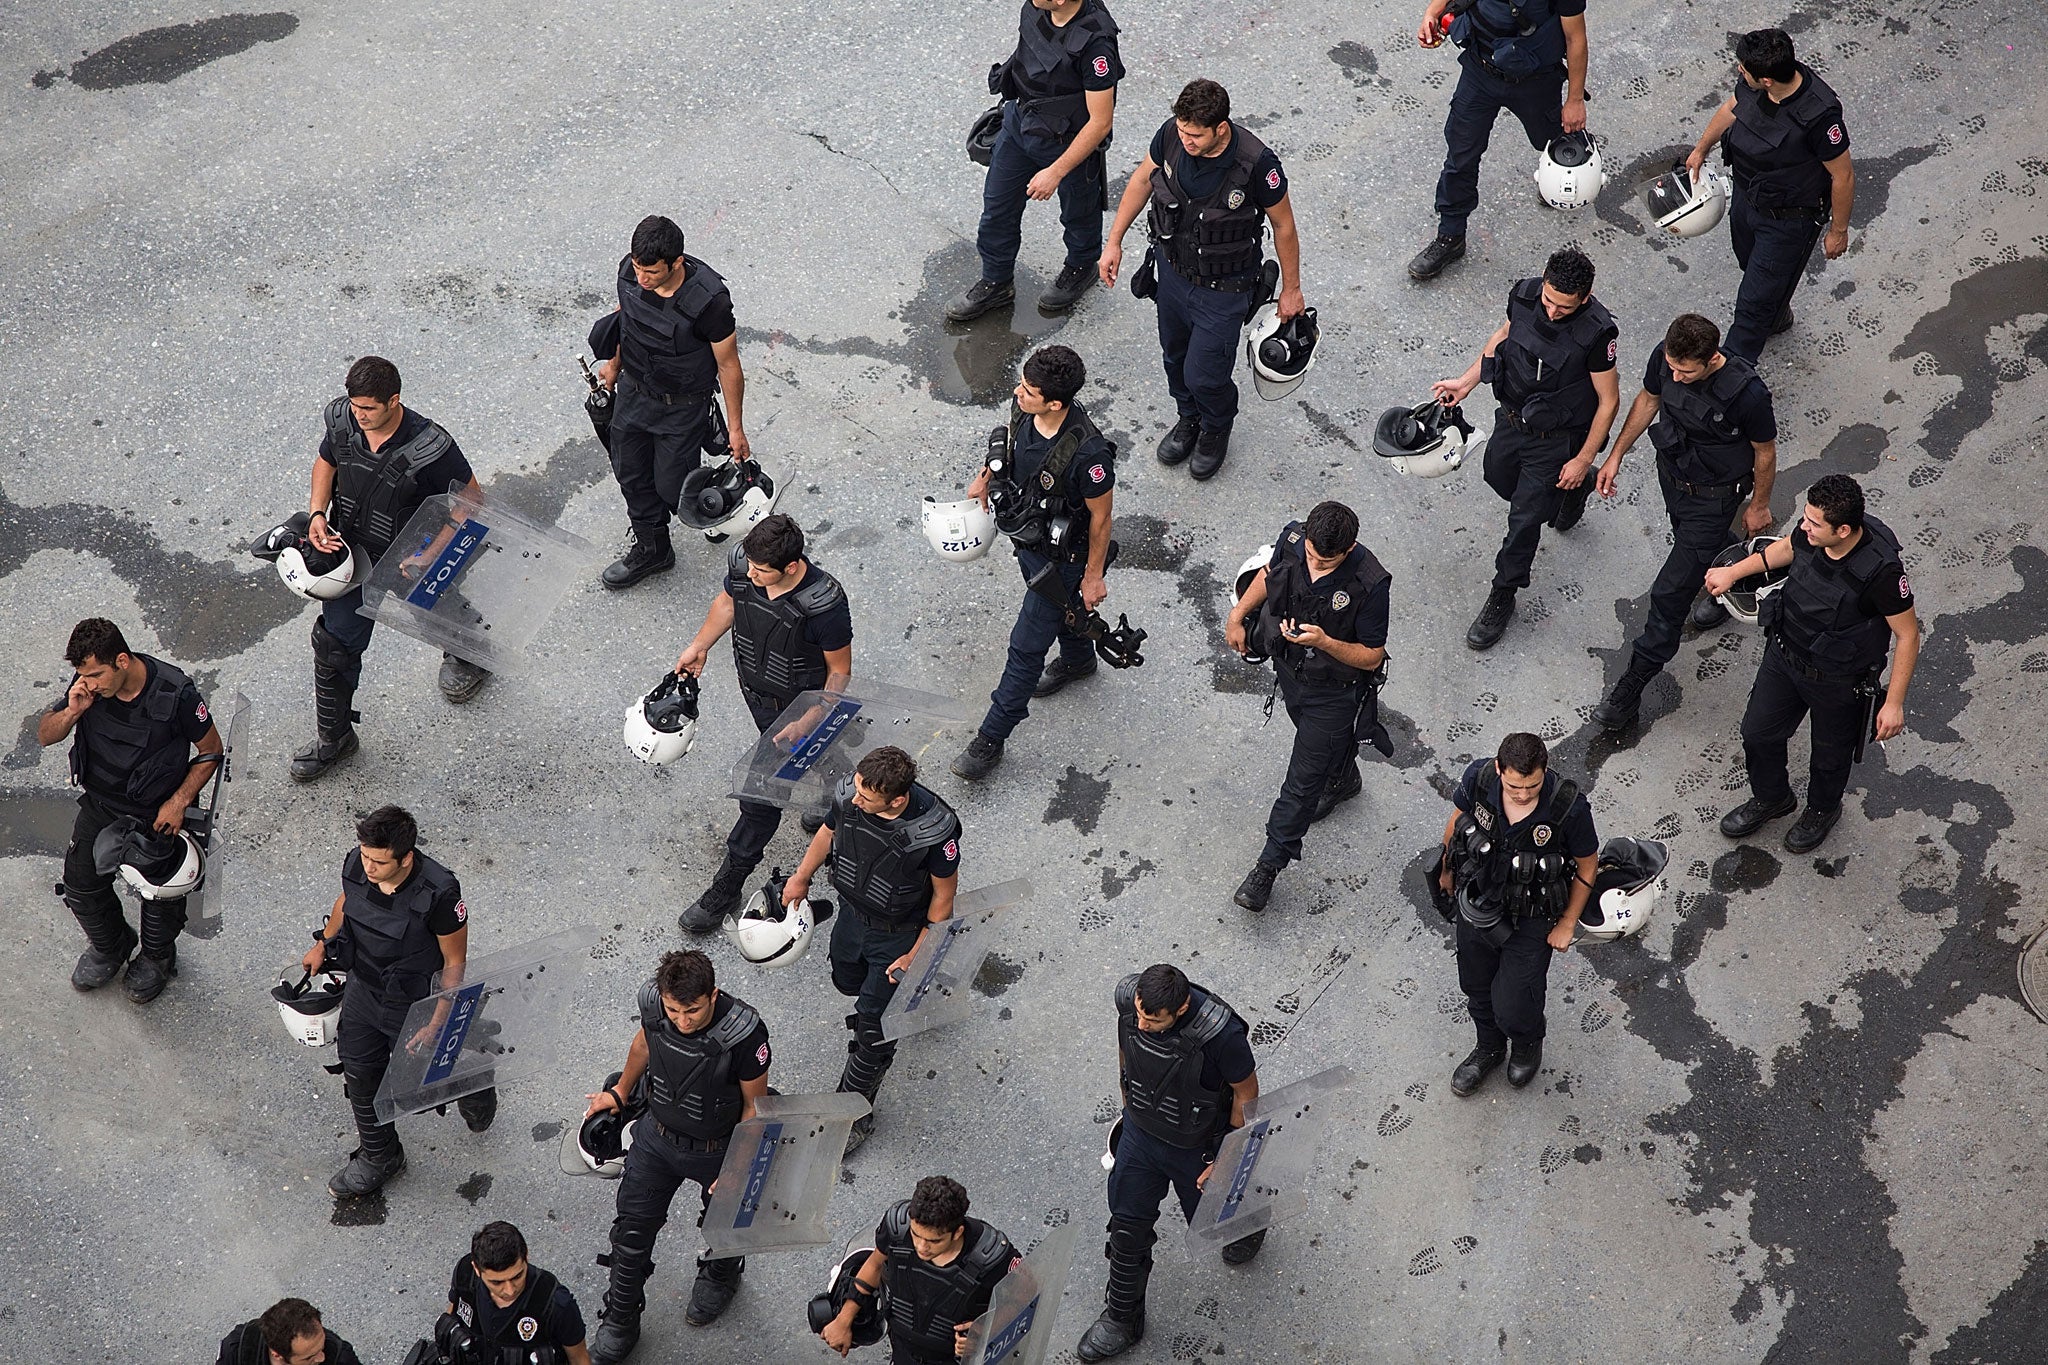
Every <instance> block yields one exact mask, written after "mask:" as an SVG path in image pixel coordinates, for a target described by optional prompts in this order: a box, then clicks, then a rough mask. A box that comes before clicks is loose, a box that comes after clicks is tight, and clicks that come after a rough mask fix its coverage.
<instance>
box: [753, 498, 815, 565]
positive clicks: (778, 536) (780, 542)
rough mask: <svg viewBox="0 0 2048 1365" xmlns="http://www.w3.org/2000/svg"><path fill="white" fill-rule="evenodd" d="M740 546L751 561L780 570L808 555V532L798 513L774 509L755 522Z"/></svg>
mask: <svg viewBox="0 0 2048 1365" xmlns="http://www.w3.org/2000/svg"><path fill="white" fill-rule="evenodd" d="M740 549H741V550H743V551H745V553H746V556H747V559H748V560H749V561H750V562H751V563H755V564H760V565H762V566H764V567H766V568H770V569H774V570H777V571H778V572H779V571H781V570H783V569H786V568H788V567H789V566H790V565H792V564H794V563H796V562H797V561H798V560H799V559H802V558H803V557H804V533H803V530H802V528H800V527H799V526H798V525H797V524H796V518H795V517H792V516H790V515H788V514H787V513H784V512H771V513H769V514H768V515H767V516H765V517H763V518H761V519H760V520H759V521H757V522H755V523H754V527H753V529H752V530H750V531H748V532H747V535H746V539H744V540H742V541H741V542H740Z"/></svg>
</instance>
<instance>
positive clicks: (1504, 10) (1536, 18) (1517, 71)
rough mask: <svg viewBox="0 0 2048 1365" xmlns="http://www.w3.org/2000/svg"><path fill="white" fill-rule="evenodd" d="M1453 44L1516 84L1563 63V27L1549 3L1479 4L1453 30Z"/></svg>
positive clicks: (1485, 0)
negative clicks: (1463, 48)
mask: <svg viewBox="0 0 2048 1365" xmlns="http://www.w3.org/2000/svg"><path fill="white" fill-rule="evenodd" d="M1450 36H1451V41H1452V42H1454V43H1457V44H1459V45H1460V46H1463V47H1468V48H1470V49H1471V50H1472V52H1473V53H1474V54H1475V55H1476V56H1478V57H1479V58H1480V59H1481V60H1482V61H1485V62H1487V63H1488V64H1490V65H1493V66H1494V67H1495V68H1496V69H1498V70H1500V71H1502V72H1503V73H1504V74H1506V75H1507V76H1509V77H1510V78H1511V79H1515V80H1526V79H1528V78H1529V77H1530V76H1532V75H1535V74H1537V73H1538V72H1540V71H1542V70H1544V69H1545V68H1548V67H1552V66H1555V65H1557V64H1558V63H1559V62H1561V61H1563V60H1564V56H1565V42H1564V25H1563V24H1562V23H1561V22H1560V21H1559V19H1558V17H1557V15H1556V14H1554V13H1552V12H1551V8H1550V6H1549V4H1548V3H1547V2H1546V0H1478V3H1476V4H1474V5H1473V6H1472V7H1471V8H1470V9H1469V10H1468V11H1466V13H1465V14H1463V15H1461V16H1459V20H1458V21H1457V22H1454V23H1453V24H1452V26H1451V35H1450Z"/></svg>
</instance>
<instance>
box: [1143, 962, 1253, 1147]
mask: <svg viewBox="0 0 2048 1365" xmlns="http://www.w3.org/2000/svg"><path fill="white" fill-rule="evenodd" d="M1188 989H1189V1004H1188V1010H1187V1013H1186V1014H1184V1015H1182V1016H1181V1021H1180V1023H1179V1024H1178V1025H1176V1026H1175V1027H1173V1028H1171V1029H1168V1030H1167V1031H1166V1032H1164V1033H1147V1032H1145V1030H1143V1029H1141V1028H1139V1027H1138V978H1137V975H1136V973H1133V974H1132V975H1130V976H1127V977H1125V978H1124V979H1123V981H1122V982H1121V983H1119V984H1118V986H1117V988H1116V1021H1117V1022H1116V1035H1117V1048H1118V1050H1119V1051H1120V1052H1121V1053H1122V1055H1123V1064H1124V1066H1123V1073H1124V1074H1123V1082H1124V1104H1125V1107H1126V1108H1127V1109H1128V1110H1129V1111H1130V1116H1131V1122H1132V1123H1135V1124H1137V1125H1138V1127H1140V1128H1142V1129H1144V1130H1145V1132H1146V1133H1148V1134H1149V1135H1151V1136H1152V1137H1155V1138H1158V1139H1159V1140H1160V1141H1161V1142H1164V1143H1166V1144H1167V1145H1168V1146H1172V1147H1180V1148H1185V1149H1187V1150H1191V1151H1199V1150H1201V1149H1202V1148H1205V1147H1207V1146H1208V1145H1209V1141H1210V1139H1212V1138H1213V1137H1215V1136H1216V1135H1217V1134H1219V1133H1221V1132H1222V1131H1223V1130H1224V1129H1225V1128H1227V1127H1229V1125H1230V1088H1229V1087H1228V1086H1225V1087H1224V1088H1223V1089H1221V1090H1210V1089H1207V1088H1205V1087H1204V1086H1203V1084H1202V1049H1203V1048H1204V1047H1205V1046H1207V1045H1208V1044H1209V1043H1211V1042H1213V1041H1215V1040H1216V1039H1217V1038H1220V1037H1222V1036H1223V1031H1224V1030H1225V1029H1227V1028H1229V1027H1230V1025H1231V1023H1232V1022H1233V1021H1236V1020H1237V1013H1236V1011H1234V1010H1232V1009H1231V1008H1230V1005H1229V1004H1228V1002H1226V1001H1225V1000H1224V999H1223V997H1222V996H1220V995H1212V994H1210V993H1209V992H1207V991H1204V990H1203V989H1202V988H1201V987H1199V986H1190V987H1189V988H1188Z"/></svg>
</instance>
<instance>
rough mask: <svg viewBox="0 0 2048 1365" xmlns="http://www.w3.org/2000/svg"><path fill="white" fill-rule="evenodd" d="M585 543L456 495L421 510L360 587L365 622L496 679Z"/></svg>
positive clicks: (511, 664) (518, 653) (578, 561)
mask: <svg viewBox="0 0 2048 1365" xmlns="http://www.w3.org/2000/svg"><path fill="white" fill-rule="evenodd" d="M590 557H591V545H590V542H589V541H587V540H584V539H583V538H582V537H580V536H574V535H571V534H569V533H568V532H567V531H563V530H559V529H557V528H555V527H553V526H541V525H538V524H536V523H534V522H532V521H529V520H528V519H526V518H525V517H522V516H520V515H519V514H518V513H517V512H515V511H513V510H512V509H511V508H509V507H505V506H503V505H501V504H498V503H493V502H490V501H487V500H483V499H477V498H471V497H467V496H465V495H464V494H461V493H443V494H441V495H440V496H438V497H432V498H428V499H427V500H426V501H425V502H423V503H421V504H420V507H419V510H418V511H416V512H414V513H413V514H412V518H411V520H409V521H407V522H406V523H405V528H404V529H403V530H401V531H400V532H399V533H398V535H397V536H396V537H394V538H393V540H392V542H391V548H390V549H389V550H386V551H385V552H384V557H383V558H382V559H380V560H378V561H377V564H376V567H374V568H372V569H371V570H370V576H369V578H368V579H366V580H365V581H364V583H363V605H362V606H361V607H360V608H358V610H359V611H361V612H362V614H363V615H365V616H369V617H373V618H375V619H376V621H377V623H378V624H379V625H385V626H389V627H391V629H393V630H396V631H399V632H401V633H403V634H406V635H410V636H412V637H413V638H414V639H416V640H424V641H426V642H427V643H428V644H430V645H432V646H434V647H435V648H436V649H440V650H445V651H446V652H448V653H450V654H453V655H455V656H457V657H458V658H462V659H467V660H468V661H469V662H470V663H473V664H475V665H477V666H478V667H479V668H488V669H490V670H491V671H493V672H495V673H516V672H519V671H520V670H521V669H522V668H524V667H525V665H526V662H527V658H526V647H527V645H528V644H529V643H531V642H532V640H533V637H534V635H535V634H536V633H538V632H539V630H540V627H541V623H542V622H544V621H546V620H547V618H548V614H549V613H550V612H552V611H553V610H554V609H555V604H556V603H557V602H559V601H561V599H562V595H563V594H564V593H566V592H567V591H568V590H569V585H570V584H571V583H573V582H575V581H576V580H577V579H578V578H580V577H581V576H582V574H583V572H584V570H585V569H586V568H587V566H588V563H589V560H590Z"/></svg>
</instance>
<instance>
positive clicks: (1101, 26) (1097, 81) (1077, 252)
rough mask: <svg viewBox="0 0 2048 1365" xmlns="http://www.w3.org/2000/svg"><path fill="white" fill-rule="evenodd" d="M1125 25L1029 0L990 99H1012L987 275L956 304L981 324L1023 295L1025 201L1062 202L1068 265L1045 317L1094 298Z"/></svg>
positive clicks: (1071, 3)
mask: <svg viewBox="0 0 2048 1365" xmlns="http://www.w3.org/2000/svg"><path fill="white" fill-rule="evenodd" d="M1116 34H1117V27H1116V20H1114V19H1112V18H1110V17H1109V11H1108V10H1107V9H1106V8H1104V7H1103V5H1102V0H1025V5H1024V11H1023V13H1022V14H1021V15H1020V16H1019V17H1018V20H1017V50H1016V51H1015V52H1013V53H1011V54H1010V59H1009V60H1008V61H1006V62H999V63H997V64H996V65H995V66H994V67H992V68H990V70H989V93H990V94H994V95H1000V96H1001V97H1002V101H1003V126H1002V129H1001V131H999V132H998V133H997V134H996V143H995V148H994V150H993V152H992V153H991V155H990V158H989V166H988V179H987V180H986V181H985V182H984V183H983V186H982V209H981V231H980V233H979V234H978V235H977V237H976V239H975V246H976V247H977V248H978V249H979V251H980V252H981V278H980V279H979V280H977V281H975V283H974V285H973V286H972V287H971V288H969V289H968V291H967V292H966V293H965V294H963V295H961V296H960V297H959V298H957V299H955V300H953V302H952V303H951V304H949V305H947V307H946V317H947V318H948V319H949V320H950V321H953V322H971V321H972V320H974V319H975V318H978V317H980V316H981V315H982V314H983V313H986V312H988V311H989V310H990V309H992V308H999V307H1001V306H1002V305H1003V304H1006V303H1008V302H1009V301H1010V300H1011V299H1014V298H1015V297H1017V289H1016V286H1015V285H1014V284H1013V283H1012V282H1011V278H1012V276H1013V275H1014V273H1015V271H1016V268H1017V247H1018V244H1019V243H1020V242H1021V240H1022V237H1023V233H1022V227H1023V222H1024V201H1025V200H1026V199H1027V198H1029V199H1050V198H1051V197H1052V195H1053V193H1054V191H1055V190H1057V191H1058V193H1059V196H1060V226H1061V227H1062V228H1064V229H1065V232H1066V243H1067V261H1066V264H1065V265H1063V266H1061V267H1060V273H1059V277H1058V278H1057V279H1055V280H1054V281H1053V284H1052V287H1051V288H1050V289H1048V290H1046V291H1045V292H1044V293H1043V294H1040V295H1039V296H1038V311H1039V312H1041V313H1064V312H1066V311H1067V310H1068V309H1070V308H1072V307H1073V306H1074V305H1075V303H1077V302H1079V300H1080V298H1081V296H1082V295H1083V294H1085V293H1087V292H1088V285H1089V283H1090V282H1091V281H1092V280H1093V279H1094V277H1095V261H1096V258H1097V257H1099V256H1100V255H1101V254H1102V210H1103V208H1104V207H1105V206H1106V202H1107V199H1106V193H1105V190H1104V188H1103V184H1104V173H1105V170H1106V167H1105V165H1104V157H1103V153H1104V152H1105V151H1106V150H1107V149H1108V147H1109V141H1110V133H1111V123H1112V121H1113V119H1114V117H1115V113H1116V83H1117V82H1118V81H1120V80H1122V79H1123V75H1124V64H1123V60H1122V59H1121V58H1120V57H1119V56H1118V55H1117V46H1116Z"/></svg>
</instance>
